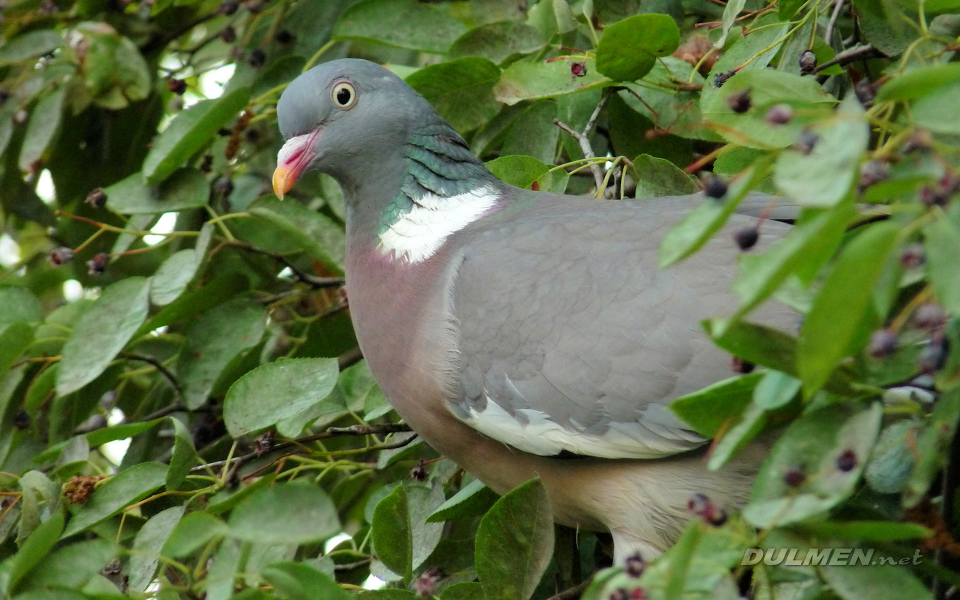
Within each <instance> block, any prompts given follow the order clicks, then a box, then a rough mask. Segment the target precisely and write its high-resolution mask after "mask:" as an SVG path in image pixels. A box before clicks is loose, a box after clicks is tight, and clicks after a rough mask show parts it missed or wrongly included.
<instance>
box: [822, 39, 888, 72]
mask: <svg viewBox="0 0 960 600" xmlns="http://www.w3.org/2000/svg"><path fill="white" fill-rule="evenodd" d="M879 56H884V54H883V53H882V52H880V51H879V50H877V49H876V48H874V47H873V44H864V45H862V46H854V47H853V48H850V49H849V50H844V51H843V52H841V53H839V54H837V55H836V56H834V57H833V58H831V59H830V60H828V61H827V62H825V63H823V64H820V65H817V68H816V69H815V71H814V72H815V73H819V72H820V71H822V70H824V69H826V68H828V67H832V66H833V65H840V66H843V65H845V64H848V63H852V62H854V61H858V60H861V59H865V58H877V57H879Z"/></svg>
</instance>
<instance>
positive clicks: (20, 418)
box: [13, 409, 30, 430]
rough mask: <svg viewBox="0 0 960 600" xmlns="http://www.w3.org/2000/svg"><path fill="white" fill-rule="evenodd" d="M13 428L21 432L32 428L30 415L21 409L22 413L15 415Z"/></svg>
mask: <svg viewBox="0 0 960 600" xmlns="http://www.w3.org/2000/svg"><path fill="white" fill-rule="evenodd" d="M13 426H14V427H16V428H17V429H20V430H23V429H26V428H27V427H30V414H29V413H28V412H27V411H25V410H22V409H21V410H20V412H18V413H17V414H15V415H13Z"/></svg>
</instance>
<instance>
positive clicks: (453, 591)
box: [440, 581, 586, 600]
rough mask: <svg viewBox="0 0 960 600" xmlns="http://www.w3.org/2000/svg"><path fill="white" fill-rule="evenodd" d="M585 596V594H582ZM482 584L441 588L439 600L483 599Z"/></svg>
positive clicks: (470, 583)
mask: <svg viewBox="0 0 960 600" xmlns="http://www.w3.org/2000/svg"><path fill="white" fill-rule="evenodd" d="M584 597H586V596H584ZM485 599H486V596H484V595H483V586H482V585H480V584H479V583H478V582H476V581H462V582H460V583H455V584H453V585H451V586H449V587H446V588H444V589H443V591H442V592H440V600H485Z"/></svg>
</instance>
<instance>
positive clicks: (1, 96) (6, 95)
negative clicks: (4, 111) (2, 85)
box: [0, 90, 10, 106]
mask: <svg viewBox="0 0 960 600" xmlns="http://www.w3.org/2000/svg"><path fill="white" fill-rule="evenodd" d="M9 99H10V92H8V91H7V90H0V106H3V105H4V104H6V103H7V100H9Z"/></svg>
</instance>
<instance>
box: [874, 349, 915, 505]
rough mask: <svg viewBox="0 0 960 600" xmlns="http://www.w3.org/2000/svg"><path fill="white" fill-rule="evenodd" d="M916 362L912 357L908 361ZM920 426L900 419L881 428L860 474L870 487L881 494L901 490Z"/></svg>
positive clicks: (904, 483) (912, 465)
mask: <svg viewBox="0 0 960 600" xmlns="http://www.w3.org/2000/svg"><path fill="white" fill-rule="evenodd" d="M915 362H916V360H915V359H914V361H911V363H913V364H915ZM920 429H921V427H920V423H919V422H918V421H915V420H913V419H901V420H899V421H895V422H893V423H891V424H889V425H887V426H886V427H884V429H883V431H881V432H880V437H879V438H877V443H876V445H875V446H874V447H873V450H872V451H871V452H870V462H868V463H867V469H866V471H865V472H864V476H863V477H864V479H865V480H866V482H867V484H868V485H869V486H870V487H871V488H873V489H874V490H876V491H878V492H880V493H881V494H895V493H898V492H900V491H901V490H903V488H904V486H905V485H906V484H907V482H908V481H909V480H910V474H911V472H912V471H913V467H914V465H915V464H916V462H917V461H916V459H915V458H914V456H913V452H916V439H917V435H918V432H919V431H920Z"/></svg>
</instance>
